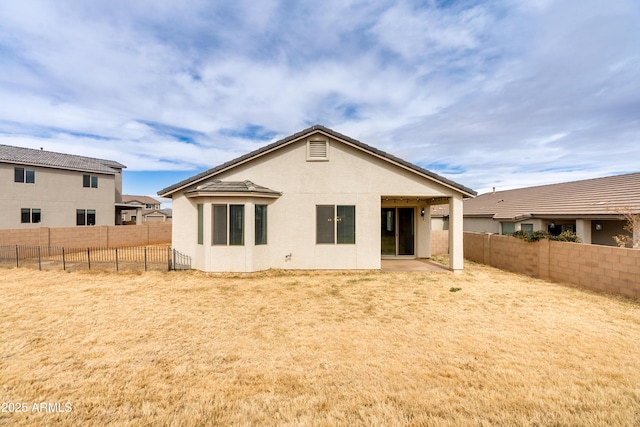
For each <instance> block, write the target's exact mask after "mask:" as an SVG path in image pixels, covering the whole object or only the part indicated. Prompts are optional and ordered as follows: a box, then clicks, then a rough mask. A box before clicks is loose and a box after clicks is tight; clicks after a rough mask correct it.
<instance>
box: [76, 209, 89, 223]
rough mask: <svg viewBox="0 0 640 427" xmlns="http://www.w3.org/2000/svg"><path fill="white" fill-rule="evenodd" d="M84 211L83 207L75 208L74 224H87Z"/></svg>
mask: <svg viewBox="0 0 640 427" xmlns="http://www.w3.org/2000/svg"><path fill="white" fill-rule="evenodd" d="M85 217H86V211H85V210H84V209H77V210H76V225H87V222H86V218H85Z"/></svg>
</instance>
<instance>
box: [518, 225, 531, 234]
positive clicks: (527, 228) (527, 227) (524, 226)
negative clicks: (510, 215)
mask: <svg viewBox="0 0 640 427" xmlns="http://www.w3.org/2000/svg"><path fill="white" fill-rule="evenodd" d="M520 230H522V231H526V232H527V233H533V224H521V225H520Z"/></svg>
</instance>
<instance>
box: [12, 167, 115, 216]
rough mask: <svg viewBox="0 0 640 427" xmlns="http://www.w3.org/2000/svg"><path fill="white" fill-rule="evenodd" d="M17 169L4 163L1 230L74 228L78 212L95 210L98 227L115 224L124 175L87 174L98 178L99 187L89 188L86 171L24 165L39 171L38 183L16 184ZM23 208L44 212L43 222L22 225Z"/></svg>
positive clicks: (36, 178)
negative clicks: (117, 201)
mask: <svg viewBox="0 0 640 427" xmlns="http://www.w3.org/2000/svg"><path fill="white" fill-rule="evenodd" d="M15 166H16V165H12V164H7V163H0V184H1V185H0V228H38V227H71V226H75V225H76V209H95V211H96V225H114V224H115V202H116V194H117V193H119V189H117V185H122V184H121V181H122V178H121V176H120V174H118V176H117V177H116V176H114V175H106V174H96V173H87V174H90V175H96V176H98V188H85V187H83V186H82V176H83V174H85V173H83V172H77V171H66V170H61V169H51V168H43V167H31V166H24V167H25V168H29V169H35V183H34V184H26V183H19V182H14V168H15ZM19 166H20V167H23V166H22V165H19ZM22 208H29V209H40V210H41V215H42V222H40V223H37V224H22V223H21V215H20V213H21V209H22Z"/></svg>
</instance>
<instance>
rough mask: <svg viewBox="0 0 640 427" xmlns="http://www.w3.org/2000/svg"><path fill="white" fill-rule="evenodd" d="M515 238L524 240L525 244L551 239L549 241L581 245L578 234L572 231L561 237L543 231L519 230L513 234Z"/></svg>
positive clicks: (564, 232) (564, 233) (561, 234)
mask: <svg viewBox="0 0 640 427" xmlns="http://www.w3.org/2000/svg"><path fill="white" fill-rule="evenodd" d="M513 237H516V238H518V239H522V240H524V241H525V242H537V241H539V240H541V239H549V240H555V241H558V242H574V243H580V238H579V237H578V236H576V234H575V233H574V232H572V231H563V232H562V233H560V234H559V235H557V236H554V235H553V234H549V233H547V232H546V231H542V230H538V231H534V232H533V233H529V232H526V231H521V230H518V231H516V232H515V233H513Z"/></svg>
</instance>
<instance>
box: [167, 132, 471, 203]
mask: <svg viewBox="0 0 640 427" xmlns="http://www.w3.org/2000/svg"><path fill="white" fill-rule="evenodd" d="M313 133H323V134H325V135H326V136H329V137H332V138H334V139H337V140H340V141H341V142H343V143H346V144H347V145H351V146H353V147H355V148H358V149H360V150H362V151H365V152H367V153H369V154H371V155H373V156H375V157H378V158H381V159H383V160H386V161H388V162H390V163H393V164H396V165H398V166H400V167H403V168H405V169H408V170H410V171H412V172H414V173H417V174H418V175H422V176H424V177H426V178H429V179H431V180H434V181H436V182H439V183H440V184H443V185H445V186H447V187H450V188H453V189H455V190H457V191H459V192H461V193H462V194H463V195H464V196H467V197H473V196H475V195H476V194H477V193H476V192H475V191H473V190H472V189H470V188H468V187H465V186H463V185H461V184H458V183H456V182H454V181H451V180H449V179H447V178H444V177H442V176H440V175H438V174H435V173H433V172H431V171H428V170H426V169H423V168H421V167H420V166H417V165H414V164H412V163H409V162H407V161H405V160H402V159H400V158H398V157H395V156H393V155H391V154H388V153H385V152H384V151H382V150H378V149H377V148H374V147H371V146H369V145H367V144H364V143H362V142H360V141H358V140H356V139H353V138H350V137H348V136H346V135H343V134H341V133H338V132H336V131H334V130H332V129H329V128H326V127H324V126H322V125H314V126H311V127H310V128H307V129H305V130H302V131H300V132H297V133H295V134H293V135H290V136H288V137H286V138H283V139H281V140H279V141H276V142H274V143H272V144H269V145H267V146H265V147H262V148H259V149H258V150H255V151H252V152H250V153H247V154H245V155H243V156H240V157H238V158H236V159H233V160H231V161H228V162H226V163H223V164H221V165H219V166H216V167H214V168H212V169H209V170H206V171H204V172H202V173H199V174H197V175H194V176H192V177H191V178H187V179H185V180H183V181H180V182H178V183H177V184H174V185H171V186H169V187H167V188H164V189H162V190H160V191H158V195H160V196H162V197H170V196H171V194H173V193H175V192H176V191H179V190H181V189H184V188H185V187H188V186H190V185H193V184H196V183H198V182H200V181H203V180H205V179H208V178H210V177H212V176H214V175H216V174H218V173H220V172H223V171H225V170H228V169H231V168H233V167H235V166H238V165H240V164H243V163H245V162H247V161H250V160H252V159H254V158H257V157H260V156H262V155H264V154H267V153H270V152H272V151H274V150H277V149H279V148H281V147H284V146H286V145H289V144H291V143H293V142H296V141H298V140H300V139H302V138H304V137H307V136H309V135H311V134H313Z"/></svg>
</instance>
